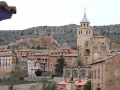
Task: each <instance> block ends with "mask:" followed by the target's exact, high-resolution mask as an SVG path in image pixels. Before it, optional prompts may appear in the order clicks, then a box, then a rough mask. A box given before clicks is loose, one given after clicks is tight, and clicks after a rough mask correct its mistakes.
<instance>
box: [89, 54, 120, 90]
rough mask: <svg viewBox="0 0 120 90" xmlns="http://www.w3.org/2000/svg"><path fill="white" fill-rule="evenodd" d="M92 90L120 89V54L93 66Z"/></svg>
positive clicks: (96, 62)
mask: <svg viewBox="0 0 120 90" xmlns="http://www.w3.org/2000/svg"><path fill="white" fill-rule="evenodd" d="M91 72H92V75H91V76H92V82H91V89H92V90H119V89H120V54H116V55H111V56H108V57H106V58H103V59H101V60H98V61H95V62H93V63H92V64H91Z"/></svg>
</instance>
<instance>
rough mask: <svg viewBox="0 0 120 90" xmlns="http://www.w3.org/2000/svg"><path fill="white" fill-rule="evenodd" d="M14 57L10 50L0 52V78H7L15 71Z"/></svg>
mask: <svg viewBox="0 0 120 90" xmlns="http://www.w3.org/2000/svg"><path fill="white" fill-rule="evenodd" d="M15 65H16V56H15V55H14V54H12V51H11V50H0V78H1V79H3V78H9V77H10V75H11V74H12V72H14V70H15Z"/></svg>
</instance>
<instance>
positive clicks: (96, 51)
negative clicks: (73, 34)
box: [77, 13, 120, 66]
mask: <svg viewBox="0 0 120 90" xmlns="http://www.w3.org/2000/svg"><path fill="white" fill-rule="evenodd" d="M77 50H78V59H79V61H80V63H81V65H83V66H86V65H89V64H90V63H91V62H93V61H96V60H98V59H102V58H104V57H107V55H108V54H110V53H115V52H117V51H118V50H120V45H119V44H118V43H116V42H114V41H113V40H111V39H110V38H108V37H105V36H101V35H99V36H93V28H92V27H91V26H90V22H89V20H88V19H87V17H86V13H84V17H83V18H82V20H81V22H80V26H79V28H78V29H77ZM94 57H96V58H94Z"/></svg>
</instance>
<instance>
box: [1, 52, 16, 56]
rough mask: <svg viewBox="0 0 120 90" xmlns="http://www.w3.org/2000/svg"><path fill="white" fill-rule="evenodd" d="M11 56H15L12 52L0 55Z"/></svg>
mask: <svg viewBox="0 0 120 90" xmlns="http://www.w3.org/2000/svg"><path fill="white" fill-rule="evenodd" d="M9 56H14V54H12V53H1V54H0V57H9Z"/></svg>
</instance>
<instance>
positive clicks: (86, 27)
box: [77, 9, 93, 65]
mask: <svg viewBox="0 0 120 90" xmlns="http://www.w3.org/2000/svg"><path fill="white" fill-rule="evenodd" d="M92 36H93V28H92V27H90V22H89V20H88V19H87V16H86V9H84V16H83V18H82V20H81V22H80V27H79V28H77V49H78V55H79V58H78V59H79V60H80V63H81V64H82V65H88V63H89V60H90V38H91V37H92Z"/></svg>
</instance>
